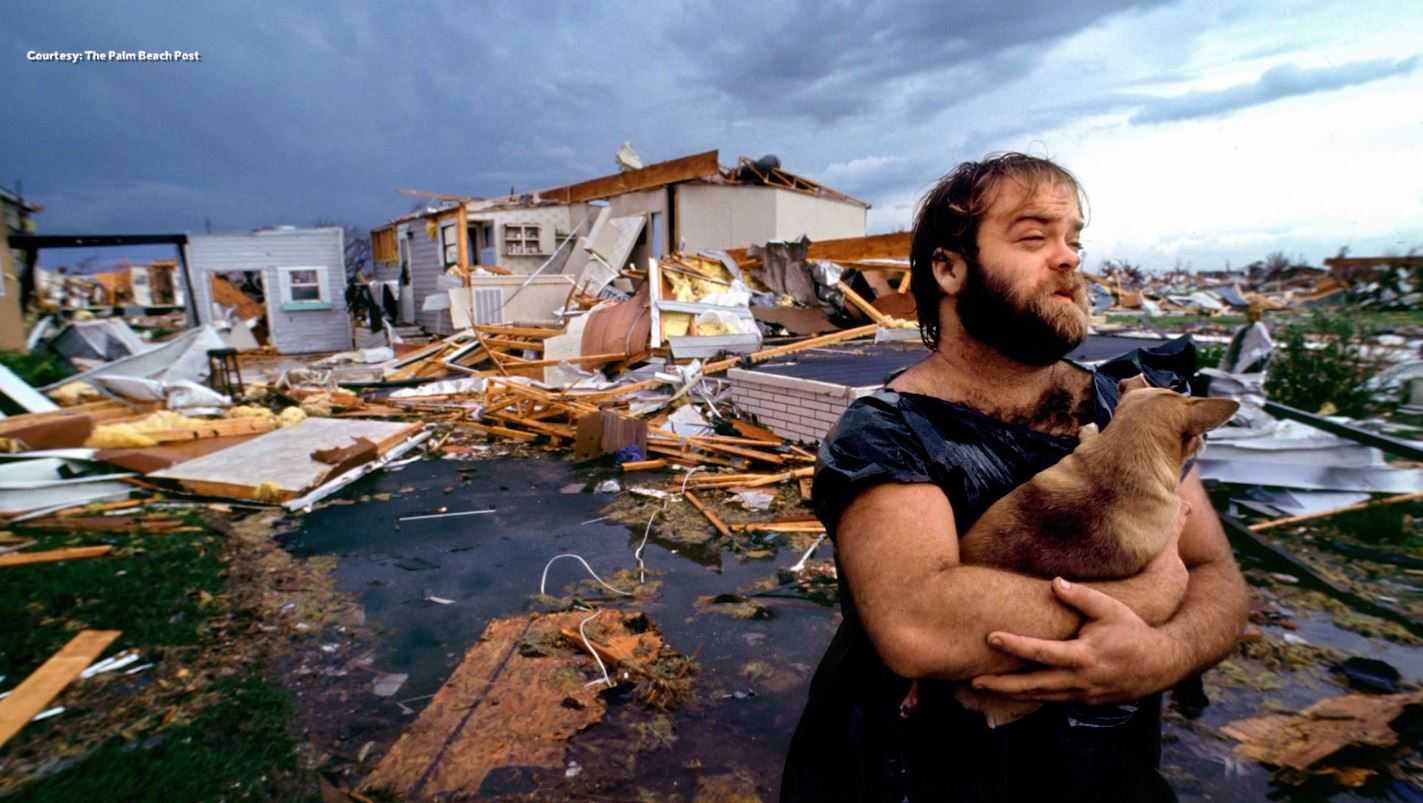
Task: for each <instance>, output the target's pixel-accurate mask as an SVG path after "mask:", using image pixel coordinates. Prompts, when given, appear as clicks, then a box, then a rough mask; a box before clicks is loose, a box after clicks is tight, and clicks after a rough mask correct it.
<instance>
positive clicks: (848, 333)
mask: <svg viewBox="0 0 1423 803" xmlns="http://www.w3.org/2000/svg"><path fill="white" fill-rule="evenodd" d="M878 330H879V324H877V323H872V324H868V325H865V326H860V327H856V328H854V329H844V330H842V331H839V332H832V333H831V334H828V335H821V336H820V337H812V338H810V339H808V340H800V341H797V342H795V343H790V344H787V345H784V346H777V347H775V348H770V349H766V350H764V351H757V352H754V353H752V354H749V355H747V357H746V359H749V360H750V361H751V362H753V363H758V362H765V361H766V360H771V359H775V358H776V357H782V356H785V355H787V354H795V353H796V352H798V351H805V350H806V349H813V348H819V347H821V346H828V345H831V344H832V343H842V342H844V341H846V340H854V339H855V338H857V337H867V336H869V335H873V334H874V333H875V332H876V331H878ZM741 360H742V358H741V357H728V358H726V359H724V360H718V361H717V362H710V363H707V364H706V366H705V367H704V368H702V373H703V374H714V373H718V372H720V371H725V370H726V369H728V368H732V367H735V366H736V365H737V364H738V363H740V362H741ZM629 387H634V386H632V385H629Z"/></svg>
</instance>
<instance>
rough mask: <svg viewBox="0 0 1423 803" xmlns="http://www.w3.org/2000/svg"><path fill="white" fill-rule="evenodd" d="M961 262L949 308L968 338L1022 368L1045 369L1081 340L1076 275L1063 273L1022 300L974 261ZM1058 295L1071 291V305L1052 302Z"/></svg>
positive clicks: (1081, 286)
mask: <svg viewBox="0 0 1423 803" xmlns="http://www.w3.org/2000/svg"><path fill="white" fill-rule="evenodd" d="M967 263H968V264H967V270H968V275H967V276H966V277H965V279H964V285H963V289H962V290H960V291H959V295H958V298H957V299H956V301H955V302H954V308H955V309H956V310H957V312H958V315H959V321H960V322H961V323H962V324H963V328H964V331H965V332H967V333H968V335H969V336H970V337H972V338H973V339H975V340H977V341H979V342H981V343H983V344H985V345H987V346H990V347H992V348H994V349H996V350H997V351H999V352H1001V353H1002V354H1003V355H1004V356H1005V357H1008V358H1010V359H1013V360H1017V361H1018V362H1021V363H1024V364H1026V365H1051V364H1053V363H1055V362H1057V361H1058V360H1060V359H1062V358H1063V357H1065V356H1067V354H1068V352H1070V351H1072V350H1073V349H1074V348H1077V346H1078V345H1079V344H1080V343H1081V342H1082V341H1083V340H1085V339H1087V310H1088V307H1087V286H1086V283H1085V282H1084V281H1083V279H1082V274H1080V273H1076V272H1073V273H1069V274H1066V275H1064V276H1063V277H1062V279H1061V280H1060V281H1058V282H1056V283H1055V284H1054V285H1052V286H1051V287H1035V288H1033V290H1032V291H1031V292H1032V293H1033V295H1032V297H1031V298H1029V299H1027V300H1026V301H1025V300H1023V299H1021V298H1017V297H1015V296H1014V294H1013V291H1012V289H1011V288H1009V287H1008V286H1007V284H1006V283H1005V282H1003V281H1002V280H1001V279H1000V278H998V277H997V276H990V275H988V272H987V271H985V270H984V269H983V265H982V264H980V263H979V262H978V261H977V260H976V259H974V260H967ZM1061 290H1067V291H1071V292H1072V296H1073V302H1074V303H1073V304H1072V305H1069V304H1064V303H1062V302H1061V301H1060V300H1058V299H1057V298H1056V297H1055V295H1054V294H1055V293H1056V292H1058V291H1061ZM1074 306H1075V307H1076V309H1074ZM1079 313H1080V314H1079Z"/></svg>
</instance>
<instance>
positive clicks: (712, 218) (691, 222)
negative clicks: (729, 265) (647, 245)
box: [673, 184, 777, 253]
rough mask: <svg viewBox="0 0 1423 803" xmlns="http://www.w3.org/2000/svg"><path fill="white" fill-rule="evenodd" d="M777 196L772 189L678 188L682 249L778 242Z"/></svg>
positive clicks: (733, 187) (708, 186)
mask: <svg viewBox="0 0 1423 803" xmlns="http://www.w3.org/2000/svg"><path fill="white" fill-rule="evenodd" d="M776 192H777V190H774V189H771V188H770V187H747V186H719V185H715V184H682V185H680V186H678V187H677V236H679V237H680V238H681V242H682V246H683V247H684V248H685V250H687V251H691V252H694V253H695V252H697V251H704V250H707V249H713V248H744V247H745V246H748V245H752V244H755V243H764V242H766V241H767V240H774V239H776V238H777V235H776ZM673 245H674V247H675V245H676V244H675V243H674V244H673Z"/></svg>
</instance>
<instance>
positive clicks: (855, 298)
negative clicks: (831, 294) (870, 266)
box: [836, 280, 894, 327]
mask: <svg viewBox="0 0 1423 803" xmlns="http://www.w3.org/2000/svg"><path fill="white" fill-rule="evenodd" d="M836 287H839V288H840V292H842V293H844V294H845V300H846V301H849V302H850V303H851V304H854V305H855V306H856V307H857V308H858V309H859V310H860V312H863V313H865V315H867V316H868V317H869V319H870V320H872V321H874V322H875V323H877V324H879V325H880V326H884V327H891V326H893V325H894V322H893V321H891V320H890V318H889V316H888V315H885V314H884V313H883V312H880V311H879V310H877V309H875V307H874V305H873V304H871V303H870V302H868V301H866V300H865V297H864V296H862V295H860V294H859V293H856V292H855V290H854V288H852V287H850V285H848V284H846V283H845V281H844V280H841V281H840V283H839V284H837V285H836Z"/></svg>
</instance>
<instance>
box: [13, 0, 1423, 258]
mask: <svg viewBox="0 0 1423 803" xmlns="http://www.w3.org/2000/svg"><path fill="white" fill-rule="evenodd" d="M1266 5H1267V4H1257V3H1239V4H1223V3H1218V2H1194V1H1189V0H1188V1H1187V2H1176V3H1125V2H1114V1H1113V0H1084V2H1077V3H1071V4H1067V3H1061V2H1050V1H1048V0H1041V1H1040V0H1033V2H1022V3H1017V4H1008V3H994V2H987V0H978V1H977V2H965V3H955V4H947V3H941V2H922V3H895V4H880V3H835V2H803V3H777V2H759V3H755V4H749V3H748V4H743V3H735V4H727V3H666V4H647V3H639V4H631V3H628V4H611V3H599V4H593V3H580V4H573V3H557V4H555V3H540V2H524V3H517V4H515V3H507V4H505V3H443V4H426V3H401V4H391V3H373V2H362V1H361V0H352V1H351V2H346V3H342V4H338V5H332V4H318V3H314V2H288V3H284V4H281V5H280V6H278V5H275V4H263V5H256V4H251V3H237V2H223V1H222V0H217V1H216V2H204V3H167V2H131V3H114V4H99V3H93V2H66V1H65V0H48V1H46V2H36V1H34V0H18V1H15V0H12V2H10V3H7V4H6V7H5V11H4V18H5V25H4V26H0V27H3V31H0V70H3V79H4V80H3V81H0V100H3V108H5V109H6V111H7V114H6V118H7V121H6V123H5V125H3V126H0V184H3V185H5V186H9V187H12V188H13V185H14V183H15V181H16V180H17V179H18V180H20V181H23V184H24V189H25V194H26V195H27V196H29V197H32V198H34V199H35V200H38V201H40V202H42V203H44V204H45V205H46V207H47V210H46V212H45V213H44V214H43V215H42V216H41V217H40V219H39V223H40V226H41V230H42V231H46V232H54V233H59V232H81V231H82V232H119V231H175V230H176V231H183V230H187V231H201V230H202V229H203V228H204V226H205V221H210V223H211V225H212V226H213V228H214V230H241V229H247V228H252V227H255V226H262V225H272V224H280V223H292V224H309V223H311V222H313V221H315V220H318V219H326V220H338V221H343V222H349V223H353V224H356V225H358V226H361V227H363V228H366V227H370V226H372V225H374V224H376V223H378V222H379V221H381V220H383V219H386V218H389V217H392V216H395V215H397V214H400V213H402V212H404V211H407V210H408V209H409V208H410V207H411V206H412V204H413V203H414V201H413V199H410V198H408V197H406V196H402V195H399V194H396V193H395V192H394V190H395V188H397V187H417V188H421V189H427V190H435V191H443V192H452V193H464V194H471V195H486V196H487V195H497V194H503V193H505V192H508V191H509V189H510V188H511V187H514V188H516V189H519V190H527V189H535V188H538V187H543V186H550V185H555V184H561V183H565V182H569V181H576V180H581V179H584V178H590V177H593V176H596V175H601V174H604V173H607V172H611V171H612V170H613V169H614V164H613V153H614V152H615V150H616V149H617V147H618V146H619V145H620V144H621V143H623V142H624V141H630V142H631V143H632V144H633V146H634V147H635V148H636V149H637V150H638V152H639V153H640V154H641V155H642V157H643V159H644V161H649V162H650V161H657V160H661V159H667V158H673V157H676V156H680V155H684V154H688V153H693V152H697V151H701V150H705V149H709V148H719V149H720V150H721V154H722V160H723V163H731V162H733V161H734V159H735V157H736V156H737V155H738V154H746V155H751V156H759V155H761V154H765V153H775V154H777V155H779V156H780V158H781V160H782V162H783V164H784V165H785V166H786V167H787V168H788V169H790V170H793V171H795V172H798V173H801V174H803V175H806V176H808V177H810V178H813V179H816V180H819V181H822V182H824V183H827V184H829V185H831V186H833V187H836V188H837V189H841V190H844V191H846V192H849V193H851V194H854V195H857V196H859V197H862V198H865V199H866V200H868V201H870V202H871V203H873V205H874V208H873V209H872V210H871V212H870V227H871V230H873V231H889V230H895V229H899V228H905V227H907V226H908V225H909V224H910V221H911V219H912V215H913V207H914V204H915V202H916V201H917V199H918V197H919V195H920V194H922V193H923V191H924V190H925V189H926V188H927V186H928V185H929V184H931V183H932V182H933V181H934V179H935V178H937V177H938V176H939V175H941V174H942V173H944V172H946V171H947V170H949V169H950V168H951V167H952V166H953V165H954V164H956V163H957V162H959V161H962V160H964V159H971V158H977V157H980V156H982V155H983V154H984V153H986V152H988V151H996V150H1009V149H1011V150H1026V151H1028V152H1031V153H1037V154H1040V155H1047V156H1051V157H1053V158H1056V159H1058V160H1059V161H1061V162H1062V163H1063V164H1065V165H1066V166H1067V167H1068V168H1070V169H1071V170H1073V171H1074V172H1075V173H1077V175H1078V176H1079V177H1080V178H1081V179H1082V181H1083V183H1084V185H1085V186H1086V189H1087V192H1088V196H1089V199H1090V201H1091V210H1090V211H1091V216H1090V217H1091V225H1090V226H1089V228H1088V230H1087V235H1086V244H1087V248H1088V252H1089V253H1088V262H1089V265H1095V264H1096V263H1097V262H1098V261H1100V260H1101V259H1103V258H1108V257H1115V258H1126V259H1130V260H1133V261H1137V262H1140V263H1142V264H1144V265H1146V266H1147V267H1151V268H1168V267H1171V266H1173V265H1176V264H1180V265H1189V266H1192V267H1196V268H1214V267H1220V266H1222V265H1223V264H1224V263H1225V262H1226V261H1227V260H1229V261H1231V262H1233V263H1234V264H1241V263H1244V262H1248V261H1250V260H1252V259H1257V258H1260V257H1263V256H1264V255H1265V254H1267V253H1269V252H1271V251H1277V250H1281V251H1285V252H1287V253H1289V254H1291V255H1300V256H1303V257H1304V258H1306V259H1307V260H1309V261H1312V262H1318V261H1319V260H1320V259H1322V258H1323V257H1325V256H1328V255H1331V254H1333V253H1334V252H1335V251H1336V250H1337V249H1338V248H1339V247H1340V246H1345V245H1347V246H1349V247H1350V248H1351V250H1352V252H1353V253H1355V254H1365V253H1382V252H1385V251H1407V250H1409V249H1411V248H1415V247H1420V246H1423V158H1420V157H1419V143H1420V142H1423V114H1420V113H1419V112H1418V109H1419V108H1420V104H1419V99H1420V98H1423V59H1420V52H1423V45H1420V44H1419V43H1420V42H1423V6H1417V5H1414V4H1399V3H1396V2H1395V3H1383V2H1377V3H1374V2H1298V3H1272V4H1268V6H1269V7H1268V8H1266V7H1264V6H1266ZM727 9H735V10H734V11H728V10H727ZM84 49H94V50H110V49H113V50H139V49H144V50H165V49H181V50H188V51H193V50H196V51H200V52H201V53H202V61H201V62H200V63H196V64H191V63H167V64H164V63H156V64H135V63H80V64H60V63H49V62H32V61H29V60H27V57H26V54H27V53H28V52H29V51H52V50H84ZM56 259H62V257H61V256H59V254H58V252H56V255H54V256H48V257H46V261H48V262H53V261H55V260H56Z"/></svg>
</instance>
